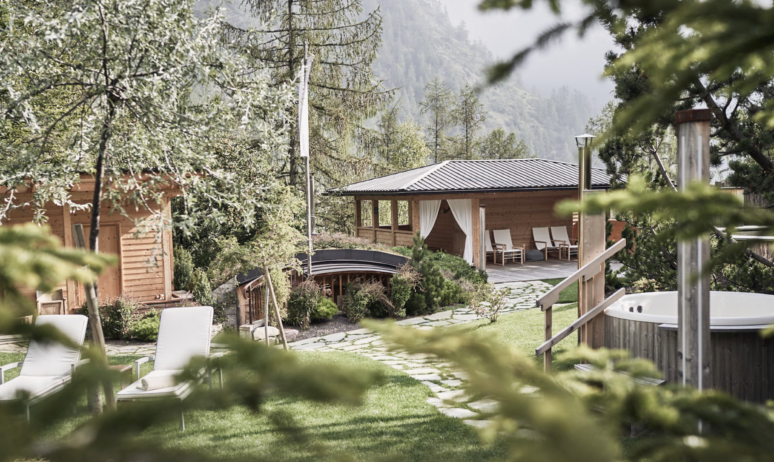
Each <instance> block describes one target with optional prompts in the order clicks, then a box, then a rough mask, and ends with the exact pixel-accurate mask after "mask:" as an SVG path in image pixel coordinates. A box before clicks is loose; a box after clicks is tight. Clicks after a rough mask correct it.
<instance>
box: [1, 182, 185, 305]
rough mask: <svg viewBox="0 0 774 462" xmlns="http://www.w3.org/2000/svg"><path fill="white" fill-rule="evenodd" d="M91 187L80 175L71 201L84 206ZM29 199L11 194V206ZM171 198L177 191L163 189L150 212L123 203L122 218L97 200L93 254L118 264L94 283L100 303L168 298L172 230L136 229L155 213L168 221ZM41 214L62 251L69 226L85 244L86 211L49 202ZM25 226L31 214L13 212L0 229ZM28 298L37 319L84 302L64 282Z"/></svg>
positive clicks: (69, 242)
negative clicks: (80, 234) (107, 256)
mask: <svg viewBox="0 0 774 462" xmlns="http://www.w3.org/2000/svg"><path fill="white" fill-rule="evenodd" d="M94 184H95V182H94V179H93V177H92V176H91V175H85V174H84V175H81V182H80V183H79V184H77V185H76V186H75V187H74V188H73V189H72V190H71V191H70V197H71V199H72V200H73V202H75V203H77V204H90V203H91V202H92V198H93V195H94ZM33 188H34V186H33ZM4 192H5V191H3V190H1V189H0V194H2V193H4ZM31 194H32V190H29V191H21V192H17V193H15V197H16V202H17V203H20V202H24V201H27V200H29V199H30V198H31ZM177 195H179V190H178V189H177V188H176V187H175V186H174V185H170V186H168V187H165V188H164V189H163V198H162V201H163V203H162V204H160V205H159V206H158V208H157V209H154V210H151V211H149V210H147V209H145V208H144V207H142V206H135V205H133V204H125V205H124V208H125V210H126V214H127V215H128V217H127V216H124V215H122V214H120V213H119V212H117V211H112V204H111V202H110V201H104V200H103V202H102V210H101V214H100V231H99V243H98V250H99V252H100V253H112V254H114V255H117V256H118V265H116V266H113V267H110V268H108V269H107V270H106V271H105V272H104V273H103V274H102V275H100V277H99V279H98V282H97V290H98V292H99V298H100V302H101V303H109V302H110V301H112V300H114V299H115V298H117V297H118V296H120V295H123V296H126V297H129V298H131V299H134V300H137V301H139V302H142V303H144V304H148V305H154V304H159V305H164V304H165V303H167V302H169V301H170V300H171V299H172V290H173V287H172V274H173V273H172V268H173V261H172V231H171V230H170V229H168V228H164V229H163V231H161V232H144V233H142V232H141V230H140V229H138V227H137V225H136V224H137V223H140V222H141V220H143V219H148V218H150V217H152V215H154V214H159V213H160V214H161V216H162V217H163V219H164V220H165V221H167V222H169V220H170V219H171V216H172V210H171V199H172V197H175V196H177ZM154 203H155V202H154ZM45 209H46V213H45V215H46V218H47V222H46V224H47V225H48V226H50V227H51V232H52V234H53V235H55V236H57V237H58V238H59V239H60V241H61V242H62V244H63V245H64V246H66V247H74V246H75V245H74V241H73V228H72V227H73V225H74V224H78V223H80V224H82V225H83V228H84V235H85V238H86V240H87V245H88V236H89V231H90V223H91V210H90V208H89V209H87V210H73V209H72V208H71V207H70V206H69V205H64V206H60V205H56V204H54V203H51V202H49V203H47V204H46V206H45ZM31 221H33V210H31V209H30V208H19V209H15V210H13V211H11V212H10V216H9V219H7V220H5V221H2V222H0V226H9V225H18V224H22V223H28V222H31ZM28 295H29V297H30V298H31V299H32V300H34V301H35V302H36V304H37V305H38V311H39V314H68V313H72V312H73V310H76V309H78V308H80V307H81V306H82V305H83V304H84V303H85V302H86V299H85V294H84V292H83V287H82V286H80V285H79V284H76V283H75V282H74V281H67V283H66V284H64V285H62V286H61V287H59V288H57V289H56V290H54V291H53V293H49V294H41V293H35V292H34V291H33V292H30V293H29V294H28Z"/></svg>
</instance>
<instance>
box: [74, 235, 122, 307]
mask: <svg viewBox="0 0 774 462" xmlns="http://www.w3.org/2000/svg"><path fill="white" fill-rule="evenodd" d="M90 232H91V227H89V226H84V227H83V234H84V237H85V238H86V241H87V244H86V245H87V246H88V239H89V234H90ZM120 246H121V236H120V235H119V233H118V225H100V227H99V245H98V248H97V250H98V251H99V253H110V254H113V255H120ZM119 258H120V257H119ZM80 291H81V301H83V302H85V301H86V294H85V293H84V292H83V286H81V288H80ZM97 292H98V293H99V302H100V303H109V302H111V301H112V300H115V299H116V298H117V297H118V296H119V295H121V262H120V261H119V262H118V263H117V264H116V265H115V266H111V267H109V268H107V269H106V270H105V271H104V272H103V273H102V274H101V275H100V276H99V279H97Z"/></svg>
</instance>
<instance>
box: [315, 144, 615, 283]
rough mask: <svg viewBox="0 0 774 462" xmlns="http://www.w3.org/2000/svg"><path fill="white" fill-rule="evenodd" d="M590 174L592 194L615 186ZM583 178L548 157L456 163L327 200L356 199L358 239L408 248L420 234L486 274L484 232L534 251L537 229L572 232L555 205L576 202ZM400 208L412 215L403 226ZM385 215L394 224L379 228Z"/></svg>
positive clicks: (353, 188) (355, 187)
mask: <svg viewBox="0 0 774 462" xmlns="http://www.w3.org/2000/svg"><path fill="white" fill-rule="evenodd" d="M591 176H592V189H599V190H606V189H609V188H610V181H609V178H608V175H607V174H606V173H605V171H604V169H600V168H594V169H592V175H591ZM578 177H579V175H578V165H576V164H571V163H567V162H559V161H553V160H546V159H509V160H450V161H446V162H441V163H438V164H433V165H428V166H426V167H420V168H416V169H413V170H408V171H405V172H399V173H395V174H392V175H387V176H384V177H381V178H375V179H372V180H367V181H362V182H360V183H355V184H351V185H349V186H345V187H342V188H338V189H333V190H329V191H328V192H327V194H337V195H343V196H353V197H354V199H355V222H356V223H355V226H356V230H357V236H358V237H363V238H367V239H372V240H373V241H374V242H383V243H386V244H389V245H404V246H410V245H412V243H413V241H412V239H413V236H414V235H415V234H416V233H417V232H420V234H421V235H422V236H423V237H424V238H425V243H426V244H427V245H428V247H429V248H431V249H440V250H444V251H446V252H449V253H452V254H456V255H461V256H463V257H464V258H465V259H466V260H468V262H470V263H471V264H472V265H474V266H476V267H479V268H481V267H484V266H485V262H484V261H483V260H482V258H481V253H482V248H483V245H482V243H481V239H482V237H481V236H482V235H483V234H482V233H481V230H482V229H483V230H484V231H486V232H489V231H491V230H495V229H510V230H511V239H512V241H513V244H514V246H521V245H524V246H525V248H526V249H533V248H535V245H534V241H533V238H532V228H533V227H547V226H561V225H565V226H567V227H568V230H572V227H573V219H572V217H559V216H557V215H556V214H555V213H554V207H555V206H556V204H557V203H558V202H560V201H563V200H565V199H577V197H578ZM401 203H404V204H401ZM380 204H381V207H380ZM387 205H389V206H387ZM401 207H402V208H403V209H404V210H405V209H406V208H407V209H408V213H407V214H404V215H406V218H405V219H404V220H400V219H399V216H400V213H399V210H401ZM385 210H389V213H390V220H389V222H390V224H389V225H384V224H381V225H380V223H381V222H383V220H380V217H379V216H380V213H382V214H384V211H385ZM490 237H491V235H490Z"/></svg>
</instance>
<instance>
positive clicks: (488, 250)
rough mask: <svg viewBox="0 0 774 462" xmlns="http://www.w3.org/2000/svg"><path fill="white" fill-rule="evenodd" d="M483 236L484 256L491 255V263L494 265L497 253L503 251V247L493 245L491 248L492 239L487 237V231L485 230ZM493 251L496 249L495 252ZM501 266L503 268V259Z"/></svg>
mask: <svg viewBox="0 0 774 462" xmlns="http://www.w3.org/2000/svg"><path fill="white" fill-rule="evenodd" d="M485 234H486V256H487V257H489V256H490V255H491V256H492V261H493V262H494V264H495V265H496V264H497V253H498V252H500V251H501V250H505V245H504V244H495V245H494V246H493V245H492V238H490V237H489V230H486V232H485ZM495 249H497V251H495ZM502 264H503V266H505V260H504V259H503V262H502Z"/></svg>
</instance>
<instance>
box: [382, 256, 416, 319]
mask: <svg viewBox="0 0 774 462" xmlns="http://www.w3.org/2000/svg"><path fill="white" fill-rule="evenodd" d="M421 280H422V275H421V274H419V272H418V271H417V270H416V269H415V268H414V267H413V266H411V265H410V264H409V263H406V264H405V265H403V266H402V267H401V268H400V269H399V270H398V273H397V274H395V276H393V277H392V280H391V281H390V301H391V302H392V305H393V310H392V312H391V313H389V316H390V317H391V318H403V317H405V316H406V303H408V301H409V299H410V298H411V295H412V294H413V293H414V289H415V288H416V287H417V285H418V284H419V283H420V282H421Z"/></svg>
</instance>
